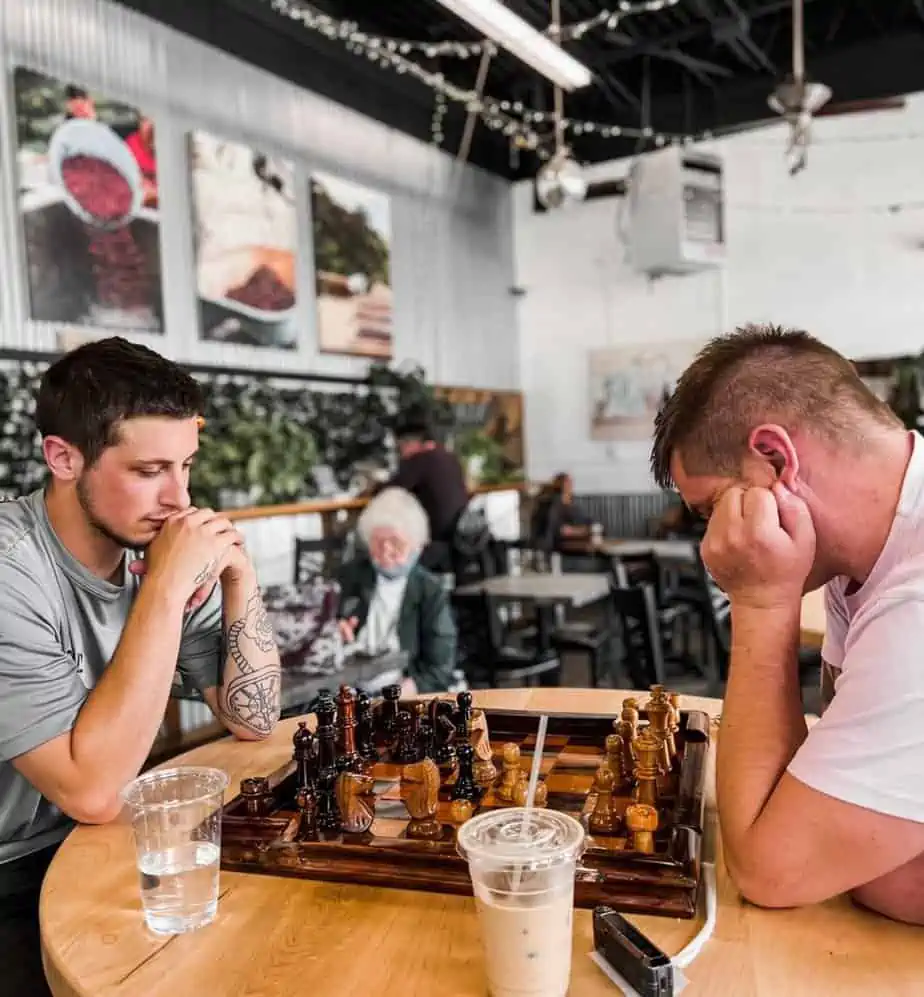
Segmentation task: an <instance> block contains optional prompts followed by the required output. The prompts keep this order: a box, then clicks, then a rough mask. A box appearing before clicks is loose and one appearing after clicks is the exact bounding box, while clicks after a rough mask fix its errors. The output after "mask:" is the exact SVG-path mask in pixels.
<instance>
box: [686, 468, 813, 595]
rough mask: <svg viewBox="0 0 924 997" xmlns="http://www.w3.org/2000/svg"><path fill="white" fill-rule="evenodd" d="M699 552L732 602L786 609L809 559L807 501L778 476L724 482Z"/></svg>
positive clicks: (810, 535)
mask: <svg viewBox="0 0 924 997" xmlns="http://www.w3.org/2000/svg"><path fill="white" fill-rule="evenodd" d="M702 557H703V562H704V563H705V565H706V567H707V568H708V569H709V572H710V574H711V575H712V577H713V578H714V579H715V582H716V584H717V585H718V586H719V587H720V588H721V589H722V591H723V592H725V594H726V595H727V596H728V598H729V601H730V602H731V603H732V605H733V606H734V607H736V608H747V609H756V610H773V609H783V608H787V609H792V608H793V607H794V606H798V605H799V604H800V602H801V599H802V595H803V591H804V587H805V582H806V579H807V578H808V576H809V573H810V572H811V570H812V565H813V563H814V560H815V527H814V524H813V522H812V517H811V513H810V512H809V509H808V506H807V505H806V504H805V502H803V500H802V499H801V498H799V497H798V496H797V495H795V494H794V493H793V492H792V491H790V490H789V488H787V487H786V485H784V484H783V483H782V482H781V481H777V482H776V483H775V484H774V485H773V487H772V488H759V487H752V488H742V487H738V486H736V487H733V488H729V489H728V490H727V491H725V492H724V493H723V494H722V495H721V497H720V498H719V500H718V502H717V503H716V506H715V509H714V510H713V513H712V516H711V517H710V519H709V528H708V529H707V531H706V536H705V538H704V539H703V543H702Z"/></svg>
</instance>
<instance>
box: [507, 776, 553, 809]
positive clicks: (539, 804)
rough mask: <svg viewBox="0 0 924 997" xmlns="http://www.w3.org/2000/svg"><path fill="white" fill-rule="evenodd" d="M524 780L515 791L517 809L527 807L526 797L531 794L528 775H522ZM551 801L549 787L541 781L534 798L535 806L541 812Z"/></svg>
mask: <svg viewBox="0 0 924 997" xmlns="http://www.w3.org/2000/svg"><path fill="white" fill-rule="evenodd" d="M522 775H523V778H522V779H520V781H519V782H518V783H517V784H516V787H515V788H514V790H513V805H514V806H515V807H525V806H526V795H527V793H528V792H529V778H528V777H527V775H526V773H525V772H523V773H522ZM548 800H549V787H548V786H547V785H546V784H545V783H544V782H543V781H542V780H541V779H539V780H538V781H537V782H536V795H535V796H534V797H533V806H534V807H535V808H536V809H537V810H541V809H542V808H543V807H544V806H545V805H546V804H547V803H548Z"/></svg>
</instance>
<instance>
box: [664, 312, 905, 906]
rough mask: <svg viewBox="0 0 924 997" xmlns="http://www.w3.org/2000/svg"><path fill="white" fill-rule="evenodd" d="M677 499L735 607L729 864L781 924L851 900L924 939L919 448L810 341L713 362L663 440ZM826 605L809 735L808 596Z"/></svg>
mask: <svg viewBox="0 0 924 997" xmlns="http://www.w3.org/2000/svg"><path fill="white" fill-rule="evenodd" d="M652 469H653V471H654V474H655V478H656V479H657V481H658V484H660V485H661V486H662V487H667V486H668V485H669V483H670V482H671V481H673V482H675V483H676V486H677V488H678V489H679V491H680V493H681V495H682V496H683V499H684V501H685V502H686V503H687V504H688V505H689V506H690V507H691V508H692V509H694V510H695V511H696V512H698V513H700V514H701V515H703V516H705V517H707V518H708V519H709V527H708V529H707V531H706V536H705V539H704V541H703V545H702V553H703V560H704V561H705V564H706V566H707V567H708V568H709V570H710V572H711V573H712V575H713V576H714V577H715V580H716V582H717V583H718V584H719V586H720V587H721V588H722V589H723V590H724V591H725V592H726V593H727V595H728V597H729V600H730V602H731V623H732V648H731V663H730V668H729V680H728V687H727V691H726V695H725V701H724V704H723V708H722V736H721V737H720V738H719V746H718V760H717V793H718V809H719V817H720V820H721V824H722V839H723V840H722V847H723V852H724V854H725V861H726V864H727V865H728V868H729V871H730V872H731V874H732V877H733V878H734V880H735V881H736V883H737V884H738V887H739V889H740V890H741V892H742V893H743V894H744V896H745V897H747V898H748V899H749V900H751V901H753V902H754V903H756V904H760V905H762V906H766V907H794V906H799V905H802V904H810V903H815V902H818V901H821V900H826V899H827V898H829V897H833V896H835V895H837V894H840V893H845V892H848V891H849V892H851V894H852V896H853V898H854V900H855V901H857V902H858V903H860V904H862V905H864V906H866V907H869V908H871V909H873V910H876V911H879V912H880V913H883V914H886V915H888V916H889V917H892V918H895V919H898V920H902V921H908V922H912V923H917V924H924V779H922V778H921V767H922V765H924V662H922V660H921V652H920V648H921V646H922V644H924V438H922V437H921V436H920V435H919V434H918V433H917V432H909V431H908V430H907V429H906V428H905V427H904V426H903V425H902V423H901V422H900V420H899V419H898V418H897V417H896V416H895V415H894V414H893V412H892V411H891V410H890V409H889V407H888V406H887V405H886V404H885V403H884V402H882V401H880V400H879V399H878V398H877V397H876V396H875V395H874V394H873V393H872V392H871V391H870V390H869V388H868V387H867V386H866V385H865V384H864V383H863V381H862V380H860V378H859V377H858V375H857V373H856V370H855V368H854V366H853V365H852V364H851V363H850V361H849V360H847V359H845V358H844V357H842V356H840V355H839V354H837V353H835V352H834V350H832V349H830V348H829V347H827V346H824V345H822V344H821V343H820V342H818V341H817V340H815V339H812V338H811V337H810V336H808V335H807V334H805V333H802V332H784V331H782V330H780V329H776V328H773V327H750V328H747V329H745V330H743V331H742V332H740V333H739V334H738V335H736V336H729V337H723V338H720V339H718V340H714V341H713V342H711V343H709V344H708V345H707V346H706V347H705V348H704V349H703V351H702V352H701V353H700V355H699V357H698V358H697V359H696V360H695V361H694V362H693V364H692V366H690V368H689V369H688V370H687V371H686V372H685V373H684V374H683V375H682V377H681V378H680V381H679V382H678V384H677V388H676V390H675V392H674V394H673V396H672V397H671V398H670V400H669V401H668V402H667V403H666V405H665V407H664V408H663V409H662V410H661V413H660V414H659V416H658V418H657V421H656V427H655V441H654V447H653V450H652ZM821 585H827V589H826V593H825V598H826V606H827V632H826V635H825V641H824V647H823V650H822V658H823V666H822V699H823V701H824V703H825V706H824V710H823V713H822V717H821V719H820V720H819V721H818V722H817V723H816V724H815V725H814V726H812V727H811V729H808V728H807V725H806V722H805V719H804V716H803V708H802V696H801V689H800V682H799V667H798V651H799V641H800V611H801V602H802V596H803V593H805V592H809V591H811V590H813V589H816V588H818V587H820V586H821Z"/></svg>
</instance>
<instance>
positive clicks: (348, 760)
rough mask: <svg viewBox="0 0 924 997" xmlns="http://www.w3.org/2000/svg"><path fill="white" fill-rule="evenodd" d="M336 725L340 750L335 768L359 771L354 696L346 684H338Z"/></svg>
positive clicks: (360, 760)
mask: <svg viewBox="0 0 924 997" xmlns="http://www.w3.org/2000/svg"><path fill="white" fill-rule="evenodd" d="M337 725H338V728H339V735H340V737H339V740H340V748H341V752H342V753H341V755H340V757H339V758H338V759H337V768H338V770H339V771H341V772H357V773H361V772H362V770H363V760H362V757H361V756H360V754H359V752H358V751H357V750H356V697H355V696H354V694H353V690H352V689H351V688H350V687H349V686H348V685H342V686H340V694H339V695H338V696H337Z"/></svg>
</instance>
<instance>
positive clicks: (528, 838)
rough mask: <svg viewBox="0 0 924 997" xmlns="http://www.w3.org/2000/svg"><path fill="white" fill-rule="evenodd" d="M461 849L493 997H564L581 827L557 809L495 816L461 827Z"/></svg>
mask: <svg viewBox="0 0 924 997" xmlns="http://www.w3.org/2000/svg"><path fill="white" fill-rule="evenodd" d="M458 845H459V852H460V853H461V854H462V855H463V856H464V857H465V858H466V859H467V860H468V863H469V871H470V873H471V877H472V889H473V891H474V894H475V906H476V909H477V911H478V919H479V927H480V931H481V936H482V941H483V945H484V960H485V974H486V976H487V982H488V992H489V993H490V994H491V995H492V997H564V995H565V994H566V993H567V992H568V983H569V981H570V978H571V940H572V929H571V926H572V911H573V907H574V874H575V867H576V864H577V860H578V858H579V857H580V854H581V851H582V849H583V845H584V829H583V828H582V827H581V825H580V824H579V823H578V822H577V821H576V820H574V819H573V818H572V817H569V816H567V814H562V813H558V812H557V811H553V810H532V811H527V810H525V809H520V808H512V809H505V810H494V811H489V812H488V813H485V814H481V815H480V816H478V817H475V818H474V819H473V820H470V821H469V822H468V823H467V824H464V825H463V826H462V828H461V829H460V831H459V839H458Z"/></svg>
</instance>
